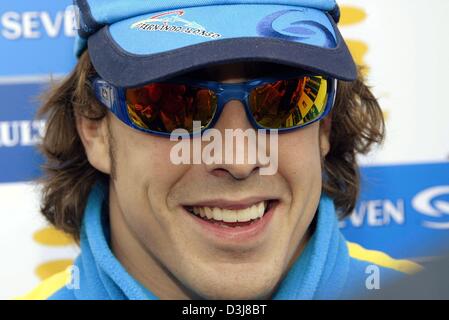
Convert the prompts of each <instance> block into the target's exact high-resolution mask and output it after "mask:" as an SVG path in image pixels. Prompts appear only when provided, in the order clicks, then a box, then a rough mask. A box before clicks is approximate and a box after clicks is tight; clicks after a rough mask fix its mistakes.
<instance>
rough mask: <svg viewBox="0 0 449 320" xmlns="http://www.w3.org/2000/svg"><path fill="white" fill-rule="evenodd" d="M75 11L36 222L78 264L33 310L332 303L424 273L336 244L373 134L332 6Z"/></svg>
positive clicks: (367, 101) (51, 108)
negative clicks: (70, 56)
mask: <svg viewBox="0 0 449 320" xmlns="http://www.w3.org/2000/svg"><path fill="white" fill-rule="evenodd" d="M76 4H77V5H78V7H79V9H80V21H81V28H80V31H79V35H80V39H79V41H78V47H77V54H78V57H79V62H78V65H77V66H76V68H75V70H74V72H73V73H72V74H71V75H70V76H69V77H68V78H67V79H66V80H64V81H63V82H62V83H61V84H60V85H59V86H58V87H57V88H55V89H54V90H53V91H52V92H50V93H49V96H48V98H47V100H46V102H45V105H44V106H43V108H42V109H41V114H45V115H47V116H48V125H47V131H46V135H45V137H44V140H43V144H42V150H43V153H44V154H45V156H46V157H47V164H46V170H47V175H46V177H45V178H44V179H43V187H44V188H43V204H42V213H43V214H44V215H45V217H46V218H47V219H48V220H49V221H50V222H51V223H52V224H54V225H55V226H56V227H58V228H60V229H61V230H64V231H65V232H67V233H69V234H70V235H72V236H73V237H74V238H75V239H76V240H77V241H78V242H79V244H80V247H81V254H80V255H79V256H78V257H77V259H76V260H75V262H74V266H73V268H71V269H70V271H64V272H61V273H58V274H56V275H54V276H53V277H51V278H50V279H48V280H46V281H45V282H44V283H42V284H41V285H40V286H39V287H37V288H36V290H35V291H34V292H32V293H31V294H30V295H29V296H27V298H41V299H156V298H160V299H192V298H206V299H334V298H341V297H350V296H351V295H353V294H355V293H359V292H361V291H364V290H368V289H376V288H378V287H379V284H380V286H382V285H383V284H384V282H386V281H388V280H390V279H392V278H394V277H399V276H400V275H401V274H402V273H404V272H413V271H416V270H417V269H418V268H419V267H418V266H416V265H415V264H413V263H411V262H408V261H397V260H393V259H392V258H390V257H388V256H386V255H385V254H382V253H380V252H373V251H368V250H365V249H363V248H361V247H360V246H358V245H356V244H351V243H347V242H346V241H345V239H344V238H343V236H342V234H341V233H340V231H339V229H338V218H339V217H340V218H343V217H344V216H347V215H348V214H350V213H351V211H352V210H353V208H354V205H355V202H356V199H357V195H358V192H359V176H358V169H357V164H356V158H355V157H356V154H357V153H367V152H368V151H369V149H370V147H371V145H372V144H373V143H376V142H381V141H382V139H383V129H384V122H383V118H382V112H381V110H380V108H379V105H378V104H377V101H376V99H375V98H374V97H373V95H372V94H371V92H370V91H369V89H368V87H367V86H366V85H365V84H364V83H363V79H362V78H361V77H357V69H356V66H355V64H354V62H353V59H352V57H351V55H350V53H349V51H348V49H347V47H346V45H345V43H344V40H343V39H342V37H341V35H340V33H339V31H338V28H337V23H338V20H339V9H338V6H337V5H336V3H335V2H334V1H333V0H321V1H310V0H286V1H278V4H273V1H271V2H270V4H267V2H266V1H262V0H259V1H219V0H204V1H201V2H196V1H166V0H164V1H151V2H150V1H139V0H135V1H129V0H127V1H124V0H114V1H112V0H111V1H99V0H84V1H81V0H80V1H76ZM273 110H276V112H273ZM276 114H277V115H278V117H276ZM186 115H189V117H186ZM194 120H200V121H201V123H200V125H199V126H197V127H195V123H193V121H194ZM175 128H176V129H179V130H178V131H177V132H176V131H175V132H172V131H173V129H175ZM265 129H266V130H265ZM227 130H228V131H229V130H231V131H230V132H231V134H235V135H236V136H237V135H239V134H240V133H242V132H251V130H252V131H253V133H254V135H251V134H249V133H248V135H247V136H245V137H244V138H245V139H243V140H240V142H239V143H237V144H236V145H231V147H230V148H229V141H228V140H226V137H227V133H226V132H227ZM278 133H279V134H278ZM212 136H213V137H214V139H211V137H212ZM254 136H255V137H256V140H254V139H251V137H254ZM231 137H234V136H233V135H231ZM264 139H265V140H264ZM181 140H182V141H181ZM212 140H214V143H215V142H217V143H218V142H219V143H218V144H216V145H215V146H216V148H212V149H213V152H212V151H211V148H210V145H209V144H208V143H207V142H211V141H212ZM216 140H217V141H216ZM261 141H262V143H261ZM185 142H187V145H188V148H179V144H180V143H185ZM191 145H193V147H192V148H191ZM184 146H185V144H184ZM195 146H196V147H195ZM174 150H177V151H176V152H174ZM180 150H181V151H184V152H188V153H187V154H188V156H187V157H186V159H187V160H188V161H187V162H185V161H184V162H179V161H178V160H179V158H178V156H179V151H180ZM191 150H193V151H192V153H190V151H191ZM206 151H207V152H206ZM255 151H256V155H257V156H256V157H255V158H256V161H249V160H248V159H249V158H250V156H251V155H253V156H254V152H255ZM232 153H234V154H235V156H236V157H238V156H244V157H243V158H244V159H245V161H244V162H238V161H235V159H234V158H233V157H232V156H231V158H232V160H233V161H230V162H229V161H224V160H223V159H224V158H226V156H227V155H229V154H232ZM252 153H253V154H252ZM260 154H262V155H267V154H268V155H269V158H268V160H269V161H263V157H259V155H260ZM195 159H196V160H198V159H199V160H201V161H195ZM212 160H213V161H212ZM221 160H223V161H221ZM265 160H266V159H265ZM270 166H271V167H272V168H275V170H274V171H269V170H267V169H268V167H270ZM371 273H372V274H371ZM370 276H371V278H369V277H370Z"/></svg>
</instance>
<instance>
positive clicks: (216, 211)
mask: <svg viewBox="0 0 449 320" xmlns="http://www.w3.org/2000/svg"><path fill="white" fill-rule="evenodd" d="M211 210H212V219H214V220H217V221H222V220H223V212H222V211H221V209H220V208H211Z"/></svg>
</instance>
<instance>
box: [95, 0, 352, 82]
mask: <svg viewBox="0 0 449 320" xmlns="http://www.w3.org/2000/svg"><path fill="white" fill-rule="evenodd" d="M88 50H89V54H90V57H91V60H92V63H93V65H94V67H95V69H96V70H97V72H98V73H99V75H100V76H101V77H102V78H103V79H104V80H106V81H108V82H110V83H111V84H113V85H115V86H119V87H133V86H138V85H141V84H144V83H147V82H151V81H161V80H164V79H168V78H171V77H174V76H176V75H179V74H182V73H185V72H189V71H192V70H196V69H199V68H203V67H206V66H209V65H212V64H222V63H229V62H242V61H265V62H271V63H278V64H283V65H289V66H292V67H296V68H302V69H306V70H309V71H311V72H315V73H318V74H324V75H328V76H331V77H334V78H337V79H340V80H347V81H352V80H355V79H356V77H357V69H356V66H355V63H354V60H353V58H352V56H351V54H350V52H349V50H348V48H347V46H346V44H345V42H344V40H343V38H342V36H341V34H340V32H339V30H338V28H337V27H336V25H335V23H334V21H333V19H332V18H331V17H330V16H329V15H328V14H326V13H324V12H322V11H320V10H316V9H310V8H302V7H297V6H285V5H221V6H204V7H193V8H186V9H180V10H174V11H168V12H159V13H149V14H145V15H142V16H138V17H134V18H131V19H127V20H123V21H120V22H117V23H115V24H112V25H111V26H106V27H103V28H102V29H101V30H99V31H98V32H97V33H95V34H94V35H92V36H91V37H90V38H89V40H88Z"/></svg>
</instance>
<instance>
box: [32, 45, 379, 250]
mask: <svg viewBox="0 0 449 320" xmlns="http://www.w3.org/2000/svg"><path fill="white" fill-rule="evenodd" d="M359 70H360V68H359ZM95 74H96V72H95V69H94V68H93V66H92V64H91V62H90V58H89V55H88V53H87V52H85V53H84V54H83V55H82V56H81V58H80V59H79V61H78V64H77V65H76V67H75V69H74V70H73V71H72V73H71V74H70V75H69V76H68V77H67V78H65V79H64V80H63V81H62V82H61V83H59V84H57V85H54V86H53V88H52V89H51V90H49V91H48V92H47V93H46V94H45V95H44V96H43V105H42V107H41V108H40V109H39V111H38V117H45V118H47V126H46V133H45V136H44V137H43V140H42V143H41V145H40V150H41V152H42V153H43V155H44V156H45V158H46V162H45V164H44V165H43V168H44V173H45V174H44V176H43V177H42V178H41V179H40V180H39V182H40V183H41V184H42V186H43V189H42V204H41V212H42V214H43V215H44V216H45V217H46V219H47V220H48V221H49V222H50V223H51V224H53V225H54V226H55V227H56V228H58V229H60V230H62V231H64V232H66V233H68V234H69V235H71V236H73V238H74V239H75V240H76V241H79V237H80V228H81V220H82V217H83V212H84V208H85V206H86V201H87V198H88V194H89V192H90V190H91V188H92V186H93V184H95V183H96V182H97V181H98V180H104V181H106V182H107V181H108V179H109V176H107V175H105V174H103V173H101V172H100V171H98V170H96V169H95V168H94V167H92V166H91V165H90V163H89V161H88V160H87V157H86V154H85V151H84V147H83V144H82V143H81V140H80V137H79V136H78V132H77V130H76V124H75V114H77V115H80V116H84V117H87V118H89V119H93V120H101V119H103V118H104V117H105V116H106V114H107V110H106V108H105V107H104V106H103V105H101V104H100V103H99V102H98V101H97V100H96V98H95V97H94V95H93V91H92V88H91V86H90V83H89V81H88V79H89V77H91V76H94V75H95ZM329 116H330V117H332V125H331V132H330V151H329V153H328V154H327V156H326V157H325V159H324V163H323V173H324V174H323V177H324V179H323V188H322V191H323V192H326V193H327V194H328V195H329V196H330V197H331V198H333V200H334V203H335V206H336V209H337V213H338V215H339V217H340V218H344V217H346V216H348V215H349V214H351V212H352V211H353V209H354V207H355V203H356V201H357V198H358V196H359V189H360V175H359V168H358V165H357V162H356V155H357V154H366V153H368V152H369V151H370V150H371V147H372V146H373V145H374V144H378V143H382V142H383V140H384V136H385V123H384V118H383V114H382V111H381V109H380V106H379V104H378V101H377V99H376V98H375V97H374V95H373V94H372V93H371V91H370V88H369V87H368V86H367V85H366V84H365V80H364V78H363V76H362V73H361V72H360V71H359V76H358V79H357V80H356V81H354V82H343V81H339V83H338V91H337V97H336V102H335V106H334V108H333V110H332V112H331V113H330V115H329Z"/></svg>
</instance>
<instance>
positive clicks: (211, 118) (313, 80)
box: [92, 73, 337, 137]
mask: <svg viewBox="0 0 449 320" xmlns="http://www.w3.org/2000/svg"><path fill="white" fill-rule="evenodd" d="M92 86H93V90H94V93H95V96H96V97H97V99H98V100H99V101H100V102H101V103H103V104H104V105H105V106H106V107H107V108H108V109H109V110H110V111H111V112H112V113H113V114H115V115H116V116H117V117H118V118H119V119H120V120H121V121H122V122H124V123H125V124H127V125H128V126H130V127H132V128H134V129H137V130H139V131H143V132H146V133H150V134H155V135H159V136H166V137H170V135H171V133H172V131H174V130H175V129H184V130H186V131H187V132H188V134H189V135H196V134H198V133H203V132H204V131H205V130H207V129H209V128H212V127H214V125H215V124H216V122H217V121H218V119H219V118H220V115H221V113H222V111H223V109H224V107H225V105H226V103H227V102H229V101H231V100H238V101H240V102H242V104H243V105H244V106H245V112H246V115H247V117H248V120H249V121H250V123H251V125H252V126H253V127H254V128H255V129H266V130H278V131H279V132H288V131H292V130H296V129H299V128H303V127H305V126H308V125H310V124H312V123H314V122H317V121H320V120H321V119H323V118H324V117H326V116H327V115H328V114H329V112H330V110H331V109H332V107H333V104H334V102H335V96H336V86H337V80H335V79H329V78H326V77H324V76H318V75H312V74H306V73H303V74H294V75H283V76H280V77H267V78H260V79H254V80H251V81H247V82H242V83H220V82H214V81H199V80H194V79H191V78H176V79H173V80H170V81H164V82H153V83H148V84H146V85H143V86H140V87H137V88H119V87H115V86H113V85H111V84H109V83H107V82H106V81H104V80H102V79H100V78H95V79H93V80H92ZM194 121H200V122H201V126H200V128H201V129H200V131H194V129H196V127H195V128H194V126H193V122H194Z"/></svg>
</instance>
